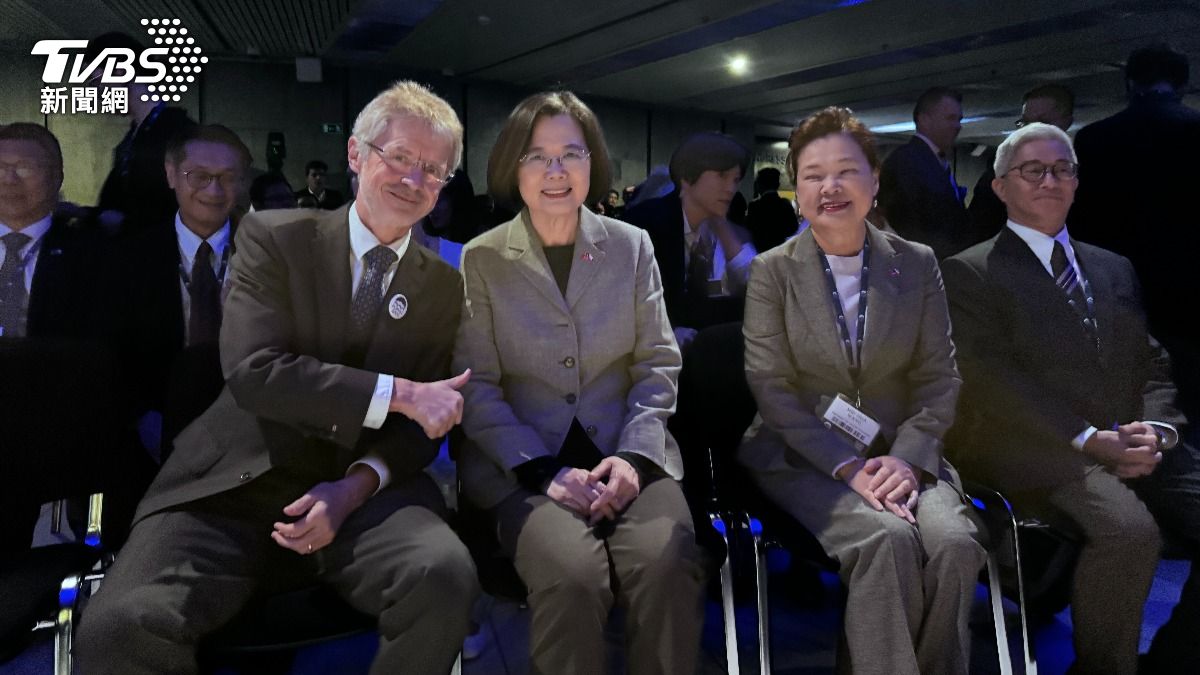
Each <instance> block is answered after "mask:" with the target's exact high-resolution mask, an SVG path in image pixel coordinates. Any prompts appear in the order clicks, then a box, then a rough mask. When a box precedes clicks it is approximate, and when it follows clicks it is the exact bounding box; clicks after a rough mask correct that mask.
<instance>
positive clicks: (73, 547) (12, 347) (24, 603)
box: [0, 338, 127, 675]
mask: <svg viewBox="0 0 1200 675" xmlns="http://www.w3.org/2000/svg"><path fill="white" fill-rule="evenodd" d="M117 377H118V371H117V366H116V363H115V360H114V359H113V357H112V355H111V354H110V353H108V351H107V350H105V349H104V348H103V347H101V346H100V345H98V344H95V343H91V342H85V341H77V340H66V339H44V338H43V339H36V340H34V339H11V338H4V339H0V382H2V383H5V384H6V385H7V386H0V410H2V411H3V414H4V422H3V425H2V426H3V429H4V432H3V433H4V448H3V451H2V452H0V476H4V477H5V478H6V479H7V480H6V483H5V485H4V490H5V505H6V516H7V515H8V512H7V509H8V508H12V509H13V510H15V511H17V512H21V513H25V512H28V513H32V514H35V515H34V517H35V518H36V510H37V508H38V507H39V506H40V505H41V504H44V503H46V502H51V501H56V500H60V499H63V498H66V497H76V496H81V495H88V494H91V495H92V497H91V498H90V500H89V507H90V508H89V513H88V518H87V529H86V532H85V534H84V537H83V539H82V541H78V542H69V543H62V544H54V545H51V546H45V547H38V548H36V549H33V548H29V534H31V531H27V530H28V529H29V528H32V526H33V523H32V522H28V523H26V522H22V523H20V524H19V525H18V526H17V527H16V528H15V529H14V532H13V533H12V534H11V535H10V536H11V537H12V538H13V541H9V542H5V545H6V550H7V551H8V552H9V553H7V554H5V555H4V556H3V560H2V561H0V662H3V661H4V660H7V659H8V658H11V657H12V656H15V655H16V654H17V653H19V652H20V651H21V650H23V649H24V647H25V646H27V644H28V643H29V641H30V640H31V639H32V637H33V634H34V631H40V630H43V629H54V631H55V672H56V673H60V674H62V675H69V673H70V669H71V636H72V631H73V628H74V617H75V613H76V611H77V610H78V605H79V600H80V599H81V598H82V596H84V595H85V594H86V591H87V589H88V588H89V587H90V583H89V582H91V581H94V580H95V579H97V578H98V577H99V576H100V575H101V574H102V571H103V569H104V568H105V567H106V566H107V564H108V563H109V562H110V561H111V559H112V558H111V554H110V553H109V552H108V551H107V550H106V548H105V546H104V541H103V539H102V537H101V532H102V525H101V522H102V519H103V515H104V514H103V507H104V500H103V498H102V496H101V494H100V493H102V492H104V491H106V490H109V489H110V488H113V487H116V484H115V483H114V481H117V480H119V479H120V477H121V471H120V468H121V465H120V462H119V461H116V458H117V457H118V456H119V453H120V450H121V447H122V443H123V442H124V441H125V439H126V438H127V436H126V434H125V433H124V429H123V427H124V425H123V423H122V422H123V416H122V407H121V405H120V402H119V397H118V396H117V395H116V394H115V391H116V388H115V386H114V383H115V382H116V381H117Z"/></svg>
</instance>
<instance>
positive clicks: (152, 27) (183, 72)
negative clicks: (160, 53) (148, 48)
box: [141, 19, 208, 102]
mask: <svg viewBox="0 0 1200 675" xmlns="http://www.w3.org/2000/svg"><path fill="white" fill-rule="evenodd" d="M182 23H183V22H182V21H181V20H179V19H142V20H141V24H142V25H143V26H145V27H146V34H147V35H149V36H150V37H152V38H153V39H154V44H155V45H169V46H167V47H164V48H165V49H166V50H167V51H168V53H169V54H172V56H170V57H168V58H167V62H168V63H169V64H170V68H169V70H170V72H169V73H168V74H167V76H166V78H164V81H165V82H167V83H168V84H160V85H158V86H157V87H156V86H154V85H150V86H148V87H147V90H148V91H149V92H150V94H148V95H147V94H143V95H142V100H143V101H175V102H178V101H180V100H182V97H181V96H180V94H182V93H184V92H186V91H187V90H188V88H187V86H186V85H184V84H182V83H183V82H185V81H186V82H195V81H196V75H199V74H200V71H201V70H203V66H202V65H201V64H205V63H208V57H207V56H201V55H200V54H201V52H202V50H201V49H200V47H199V46H186V47H182V48H181V47H180V45H195V44H196V40H195V38H193V37H191V36H190V35H188V29H187V28H186V27H184V26H182V25H181V24H182ZM170 36H174V37H170ZM184 36H187V37H184ZM181 52H182V53H181ZM176 55H177V56H176ZM187 64H191V65H187ZM174 82H179V83H180V84H178V85H176V84H170V83H174Z"/></svg>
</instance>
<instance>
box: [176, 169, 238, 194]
mask: <svg viewBox="0 0 1200 675" xmlns="http://www.w3.org/2000/svg"><path fill="white" fill-rule="evenodd" d="M183 177H184V178H185V179H186V180H187V184H188V185H189V186H190V187H191V188H192V189H193V190H203V189H204V188H206V187H208V186H209V185H212V182H213V181H214V180H215V181H217V182H218V183H220V184H221V187H222V188H224V189H226V190H233V189H234V188H236V187H237V186H238V185H239V184H240V183H241V181H242V177H241V176H240V175H239V174H234V173H209V172H207V171H201V170H199V169H192V170H191V171H184V172H183Z"/></svg>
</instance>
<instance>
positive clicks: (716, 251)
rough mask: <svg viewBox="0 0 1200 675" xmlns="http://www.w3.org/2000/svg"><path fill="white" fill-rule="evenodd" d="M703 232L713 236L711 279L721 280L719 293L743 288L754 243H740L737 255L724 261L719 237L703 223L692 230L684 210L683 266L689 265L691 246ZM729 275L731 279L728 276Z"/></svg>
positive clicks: (723, 249)
mask: <svg viewBox="0 0 1200 675" xmlns="http://www.w3.org/2000/svg"><path fill="white" fill-rule="evenodd" d="M704 234H707V235H708V236H710V237H712V238H713V242H714V246H713V260H712V279H711V280H712V281H715V280H717V279H720V280H721V294H722V295H733V294H734V293H736V292H739V291H740V289H742V288H745V287H746V281H747V280H748V279H749V277H750V261H751V260H753V259H754V256H755V254H756V251H755V250H754V245H753V244H751V243H750V242H746V243H744V244H742V247H741V248H740V249H738V252H737V255H735V256H733V258H732V259H731V260H728V261H726V259H725V248H724V247H723V246H721V238H720V237H718V236H717V234H716V233H715V232H712V231H710V230H709V229H708V227H706V226H704V225H701V226H700V227H698V228H696V229H695V230H693V229H692V226H691V223H689V222H688V217H687V211H686V210H685V211H684V212H683V268H684V269H685V270H686V269H687V268H688V266H689V265H691V263H692V247H694V246H695V245H696V241H697V240H699V239H700V237H701V236H702V235H704ZM731 276H732V279H731V278H730V277H731Z"/></svg>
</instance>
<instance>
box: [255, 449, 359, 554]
mask: <svg viewBox="0 0 1200 675" xmlns="http://www.w3.org/2000/svg"><path fill="white" fill-rule="evenodd" d="M378 486H379V476H378V475H376V474H375V471H374V470H373V469H371V467H369V466H365V465H357V466H355V467H354V468H353V469H351V471H350V474H349V475H347V476H346V477H345V478H343V479H341V480H338V481H333V482H331V483H317V484H316V485H315V486H313V488H312V489H310V490H309V491H308V492H306V493H304V494H303V495H301V497H300V498H299V499H297V500H296V501H294V502H292V503H291V504H288V505H287V506H285V507H283V513H284V515H287V516H290V517H292V518H297V520H296V521H294V522H291V523H281V522H277V523H275V529H274V530H273V531H272V532H271V538H272V539H274V540H275V543H276V544H279V545H280V546H282V547H284V548H288V549H291V550H293V551H295V552H296V553H299V554H301V555H308V554H310V553H314V552H316V551H319V550H321V549H322V548H324V547H325V546H328V545H329V543H330V542H332V541H333V538H334V537H335V536H337V532H338V528H340V527H341V526H342V523H344V522H346V517H347V516H349V515H350V514H351V513H353V512H354V510H355V509H357V508H358V507H360V506H362V504H363V502H365V501H367V498H368V497H370V496H371V495H372V494H374V492H375V488H376V487H378Z"/></svg>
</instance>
